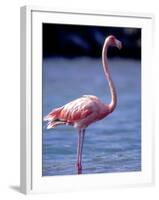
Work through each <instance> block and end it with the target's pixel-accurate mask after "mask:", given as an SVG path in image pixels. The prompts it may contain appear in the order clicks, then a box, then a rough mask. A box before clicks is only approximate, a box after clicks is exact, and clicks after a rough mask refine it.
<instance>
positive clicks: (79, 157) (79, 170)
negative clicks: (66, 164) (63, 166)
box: [76, 129, 85, 174]
mask: <svg viewBox="0 0 159 200" xmlns="http://www.w3.org/2000/svg"><path fill="white" fill-rule="evenodd" d="M84 136H85V129H84V130H83V131H82V130H80V131H79V132H78V144H77V163H76V167H77V173H78V174H81V173H82V164H81V162H82V150H83V142H84Z"/></svg>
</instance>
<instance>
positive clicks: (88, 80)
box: [42, 58, 141, 176]
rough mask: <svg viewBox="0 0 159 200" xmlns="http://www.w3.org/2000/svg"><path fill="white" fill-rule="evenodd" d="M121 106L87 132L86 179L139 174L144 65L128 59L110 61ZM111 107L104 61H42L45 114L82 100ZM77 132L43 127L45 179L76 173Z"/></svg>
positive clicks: (64, 128)
mask: <svg viewBox="0 0 159 200" xmlns="http://www.w3.org/2000/svg"><path fill="white" fill-rule="evenodd" d="M109 65H110V72H111V75H112V78H113V80H114V83H115V86H116V90H117V97H118V104H117V107H116V109H115V111H114V112H113V113H112V114H110V115H109V116H108V117H106V118H105V119H103V120H101V121H98V122H96V123H94V124H92V125H90V126H89V127H88V128H87V130H86V136H85V141H84V149H83V160H82V161H83V162H82V163H83V174H93V173H110V172H132V171H141V108H140V107H141V78H140V76H141V66H140V62H139V61H136V60H129V59H111V60H109ZM85 94H91V95H96V96H98V97H99V98H100V99H101V100H102V101H103V102H105V103H109V102H110V100H111V99H110V92H109V88H108V83H107V81H106V79H105V76H104V73H103V69H102V63H101V60H100V59H92V58H74V59H64V58H50V59H49V58H48V59H44V60H43V115H44V116H45V115H46V114H47V113H48V112H50V111H51V110H52V109H53V108H56V107H60V106H61V105H64V104H66V103H68V102H70V101H71V100H73V99H76V98H78V97H80V96H82V95H85ZM76 148H77V132H76V130H75V129H74V128H73V127H71V126H60V127H57V128H55V129H50V130H47V129H46V127H45V124H44V126H43V137H42V153H43V156H42V158H43V159H42V175H43V176H53V175H72V174H76V168H75V163H76Z"/></svg>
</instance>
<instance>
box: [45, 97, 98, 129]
mask: <svg viewBox="0 0 159 200" xmlns="http://www.w3.org/2000/svg"><path fill="white" fill-rule="evenodd" d="M99 102H100V100H99V99H98V98H97V97H95V96H91V95H84V96H82V97H81V98H78V99H75V100H74V101H71V102H70V103H67V104H65V105H64V106H62V107H59V108H56V109H54V110H52V111H51V112H50V113H49V114H48V115H47V116H46V117H45V118H44V120H47V121H49V123H48V128H54V127H55V126H57V125H61V124H69V125H74V123H76V122H79V121H82V120H84V119H86V118H88V117H89V116H90V115H91V114H93V113H95V114H96V113H98V112H99V104H102V103H101V102H100V103H99Z"/></svg>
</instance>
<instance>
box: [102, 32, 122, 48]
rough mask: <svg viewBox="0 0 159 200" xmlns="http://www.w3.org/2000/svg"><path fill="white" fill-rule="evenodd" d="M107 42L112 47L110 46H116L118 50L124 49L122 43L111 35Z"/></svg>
mask: <svg viewBox="0 0 159 200" xmlns="http://www.w3.org/2000/svg"><path fill="white" fill-rule="evenodd" d="M106 41H107V43H108V44H109V45H110V46H115V47H117V48H118V49H121V48H122V43H121V42H120V41H119V40H117V39H116V37H115V36H114V35H110V36H108V37H107V38H106Z"/></svg>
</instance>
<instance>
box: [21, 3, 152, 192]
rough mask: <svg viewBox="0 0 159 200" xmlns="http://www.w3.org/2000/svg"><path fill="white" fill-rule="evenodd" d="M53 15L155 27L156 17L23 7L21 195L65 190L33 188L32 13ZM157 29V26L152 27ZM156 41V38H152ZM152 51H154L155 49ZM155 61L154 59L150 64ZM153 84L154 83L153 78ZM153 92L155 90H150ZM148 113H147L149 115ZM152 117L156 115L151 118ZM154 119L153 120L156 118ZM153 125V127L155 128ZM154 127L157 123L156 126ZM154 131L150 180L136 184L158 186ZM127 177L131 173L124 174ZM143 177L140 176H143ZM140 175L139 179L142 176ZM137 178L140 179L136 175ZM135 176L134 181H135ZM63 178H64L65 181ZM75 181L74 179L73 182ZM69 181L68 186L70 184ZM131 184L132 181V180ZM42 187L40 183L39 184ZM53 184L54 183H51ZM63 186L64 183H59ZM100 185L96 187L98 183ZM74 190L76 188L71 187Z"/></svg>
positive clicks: (90, 177) (64, 188) (132, 182)
mask: <svg viewBox="0 0 159 200" xmlns="http://www.w3.org/2000/svg"><path fill="white" fill-rule="evenodd" d="M34 11H36V12H38V11H40V12H50V13H51V12H53V13H65V14H66V13H67V14H80V15H98V16H112V17H113V16H115V17H127V18H138V19H139V18H141V19H151V23H152V26H153V19H154V16H153V15H152V14H139V13H120V12H106V11H98V12H97V11H91V12H90V11H80V10H74V11H72V12H70V11H68V10H63V9H60V10H59V9H50V8H44V7H42V8H40V7H35V6H25V7H22V8H21V174H20V177H21V180H20V181H21V183H20V185H21V187H20V188H21V192H23V193H26V194H27V193H35V192H58V191H61V188H56V189H55V190H54V191H53V188H52V187H50V186H48V189H47V188H45V189H44V190H43V188H40V187H39V188H38V187H37V188H35V186H34V185H33V180H32V179H33V176H34V174H33V170H32V163H33V152H32V145H33V144H32V114H33V113H32V112H33V111H32V103H33V102H32V95H33V94H32V70H33V69H32V56H31V55H32V42H33V41H32V12H34ZM152 28H153V27H152ZM152 28H151V30H150V35H151V36H152V35H153V34H152ZM151 42H152V39H151ZM151 49H152V48H151ZM149 62H150V63H152V62H151V59H150V61H149ZM150 81H153V79H152V78H151V79H150ZM149 90H151V87H150V88H149ZM150 111H151V112H153V110H152V108H151V109H150ZM145 114H146V113H145ZM151 117H152V115H151ZM152 119H153V117H152ZM152 124H153V123H151V124H150V125H152ZM153 125H154V124H153ZM151 129H152V138H151V140H152V141H151V147H150V148H151V150H150V153H151V154H152V155H151V156H152V157H151V160H152V164H151V169H150V170H151V174H149V178H148V179H145V180H144V179H143V180H142V181H139V182H138V181H136V184H135V185H150V184H151V185H152V183H154V167H153V166H154V156H153V154H154V141H153V140H154V138H153V137H154V136H153V135H154V133H153V131H154V130H153V127H151ZM124 174H125V175H127V174H130V173H124ZM139 174H140V173H139ZM139 174H138V173H137V176H138V175H139ZM95 176H96V180H97V182H98V181H99V182H100V179H101V178H102V176H103V174H100V175H87V178H89V180H90V182H92V181H93V180H94V179H93V178H94V177H95ZM111 176H112V174H108V175H107V178H108V179H110V178H111ZM119 176H121V179H122V176H123V173H119ZM92 177H93V178H92ZM135 177H136V176H135ZM135 177H134V178H135ZM61 178H62V179H61ZM72 178H73V179H74V180H75V179H77V176H76V177H75V176H72ZM134 178H133V177H131V179H132V180H131V181H130V183H129V184H126V183H122V184H121V185H119V184H110V185H109V184H108V185H107V184H106V186H107V187H112V186H113V187H114V186H126V185H134V182H135V179H134ZM51 179H56V181H58V180H59V181H58V182H60V180H61V181H64V182H65V181H66V182H67V181H68V177H61V176H59V177H56V178H55V177H54V176H53V177H52V178H51ZM73 179H72V180H73ZM78 179H81V181H82V176H80V177H78ZM66 182H65V183H66ZM128 182H129V181H128ZM39 184H40V183H39ZM50 184H51V182H50ZM59 184H60V183H59ZM95 185H96V184H95ZM95 185H91V184H90V185H88V186H87V185H84V187H82V188H80V189H82V190H84V189H89V188H90V189H94V188H96V186H95ZM98 185H99V187H98V188H105V185H100V184H98ZM71 188H72V186H71ZM74 189H75V190H76V189H77V190H79V185H77V188H75V187H74V188H73V189H70V188H69V187H63V189H62V190H63V191H70V190H74Z"/></svg>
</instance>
